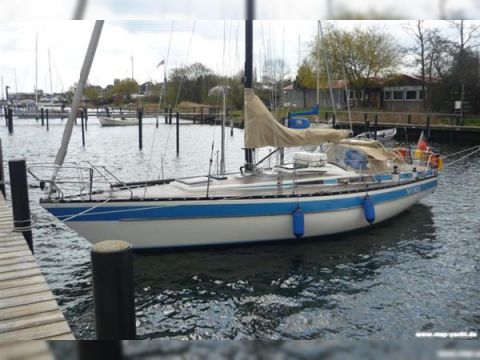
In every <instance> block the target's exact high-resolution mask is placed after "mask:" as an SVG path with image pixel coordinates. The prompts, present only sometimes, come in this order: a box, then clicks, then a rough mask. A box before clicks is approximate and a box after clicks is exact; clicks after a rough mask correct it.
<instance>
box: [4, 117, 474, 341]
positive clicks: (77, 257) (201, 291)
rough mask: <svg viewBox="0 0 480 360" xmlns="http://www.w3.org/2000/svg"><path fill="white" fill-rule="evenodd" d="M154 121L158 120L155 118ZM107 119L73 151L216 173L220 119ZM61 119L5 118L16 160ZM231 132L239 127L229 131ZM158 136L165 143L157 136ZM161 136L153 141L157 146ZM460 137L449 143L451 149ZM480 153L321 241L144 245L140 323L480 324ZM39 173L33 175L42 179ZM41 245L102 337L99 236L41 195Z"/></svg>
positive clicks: (278, 332) (295, 335)
mask: <svg viewBox="0 0 480 360" xmlns="http://www.w3.org/2000/svg"><path fill="white" fill-rule="evenodd" d="M148 121H149V120H147V122H148ZM151 122H152V121H151V120H150V125H146V126H145V128H144V151H143V153H140V152H139V151H138V145H137V129H136V127H124V128H101V127H99V126H98V125H97V121H96V120H95V119H90V121H89V127H88V132H87V136H86V142H87V146H86V148H85V149H82V147H81V135H80V129H79V127H76V128H75V130H74V134H73V139H72V143H71V147H70V152H69V154H68V157H67V161H69V160H70V161H73V160H90V161H92V162H94V163H97V164H105V165H107V166H108V168H109V169H111V170H113V171H114V172H115V174H118V176H119V177H120V178H121V179H122V180H125V181H127V180H138V179H139V178H141V179H144V178H145V176H146V177H148V178H158V177H159V175H160V174H161V171H162V165H161V164H162V161H161V159H162V157H163V158H164V159H165V160H164V166H163V168H164V175H165V177H171V176H174V175H194V174H198V173H203V174H205V173H207V172H208V162H209V157H210V147H211V143H212V139H213V137H214V136H215V139H216V140H215V151H214V153H216V149H217V148H218V145H219V143H220V142H219V137H220V129H219V128H218V127H212V126H200V125H188V126H187V125H186V126H182V127H181V154H180V157H179V158H178V159H177V158H176V157H175V127H174V126H167V125H164V124H161V125H160V127H159V129H158V130H155V126H154V125H152V124H151ZM62 131H63V126H62V125H61V124H60V121H59V120H52V121H51V124H50V132H48V133H47V132H46V129H45V128H41V126H40V125H39V123H36V122H35V120H18V121H17V122H16V124H15V134H14V135H13V136H8V135H6V128H4V127H2V128H1V129H0V134H1V137H2V143H3V149H4V159H5V160H8V159H12V158H18V157H26V158H27V160H28V162H29V163H32V162H47V163H52V162H53V159H54V156H55V153H56V150H57V149H58V146H59V143H60V138H61V133H62ZM227 134H228V132H227ZM153 139H155V142H152V140H153ZM242 140H243V134H242V133H241V130H238V129H235V134H234V136H233V138H231V137H230V136H227V159H228V164H227V169H228V170H236V169H237V168H238V166H240V164H242V162H243V153H242V151H241V146H242ZM152 144H154V145H153V146H152ZM461 148H462V147H461V146H455V147H451V146H446V145H440V150H441V151H442V152H445V153H449V152H452V151H457V150H459V149H461ZM479 176H480V155H476V156H475V157H473V158H472V159H471V160H470V161H462V162H459V163H457V164H455V165H453V166H452V167H447V168H446V170H445V171H444V172H443V173H442V175H441V177H440V184H439V188H438V190H437V191H436V192H435V193H434V194H433V195H431V196H429V197H428V198H426V199H425V200H423V201H422V202H421V203H419V204H417V205H415V206H414V207H412V208H411V209H410V210H409V211H407V212H405V213H403V214H402V215H400V216H398V217H396V218H395V219H393V220H391V221H388V222H385V223H383V224H380V225H378V226H375V227H372V228H370V229H368V230H367V231H362V232H359V233H356V234H348V235H342V236H335V237H332V238H328V239H322V240H319V241H308V242H303V241H296V242H295V241H294V242H289V243H281V244H272V245H262V246H243V247H235V248H225V249H215V250H212V249H210V250H205V249H204V250H195V251H181V252H169V253H163V254H154V255H136V256H135V264H134V265H135V282H136V307H137V325H138V333H139V336H140V337H141V338H158V339H167V338H174V339H252V338H270V339H280V338H289V339H372V338H376V339H392V338H412V337H414V336H415V332H418V331H479V329H480V297H479V295H478V288H479V275H480V265H479V264H480V261H479V260H480V255H479V254H480V251H479V250H480V235H479V233H480V232H479V229H480V207H479V205H478V204H480V185H479V182H478V179H479V178H480V177H479ZM30 183H31V184H33V180H32V179H30ZM41 196H42V194H41V192H40V190H39V189H32V190H31V193H30V197H31V199H30V200H31V210H32V216H33V219H34V223H35V229H34V234H33V235H34V241H35V248H36V257H37V259H38V261H39V263H40V265H41V267H42V271H43V273H44V274H45V276H46V278H47V280H48V282H49V284H50V286H51V288H52V289H53V291H54V293H55V295H56V296H57V297H58V300H59V303H60V306H61V307H62V309H63V311H64V312H65V315H66V318H67V320H68V322H69V324H70V326H71V328H72V330H73V331H74V333H75V335H76V336H77V338H82V339H85V338H93V337H94V322H93V315H92V310H93V309H92V296H91V284H90V265H89V248H90V245H89V243H88V242H87V241H86V240H84V239H82V238H80V237H79V236H77V235H76V233H74V232H73V231H71V230H69V229H68V228H67V227H66V226H64V225H63V224H61V223H58V222H57V221H56V220H55V219H54V218H53V217H51V216H50V215H49V214H47V212H46V211H44V210H43V209H41V208H40V207H39V206H38V199H39V198H40V197H41Z"/></svg>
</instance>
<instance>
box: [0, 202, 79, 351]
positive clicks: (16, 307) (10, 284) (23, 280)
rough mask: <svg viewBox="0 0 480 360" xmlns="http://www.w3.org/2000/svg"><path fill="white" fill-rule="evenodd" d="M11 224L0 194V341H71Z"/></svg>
mask: <svg viewBox="0 0 480 360" xmlns="http://www.w3.org/2000/svg"><path fill="white" fill-rule="evenodd" d="M13 227H14V226H13V218H12V211H11V209H10V208H9V207H8V206H7V203H6V201H5V199H4V198H3V196H0V284H1V285H0V287H1V291H0V342H8V341H11V340H39V339H48V340H74V339H75V338H74V336H73V334H72V332H71V330H70V327H69V325H68V323H67V322H66V320H65V317H64V315H63V314H62V312H61V310H60V308H59V306H58V304H57V301H56V299H55V296H54V295H53V294H52V292H51V290H50V288H49V286H48V284H47V282H46V280H45V278H44V276H43V275H42V272H41V271H40V267H39V266H38V264H37V262H36V260H35V258H34V257H33V255H32V252H31V251H30V249H29V247H28V245H27V243H26V241H25V239H24V237H23V236H22V234H21V233H16V232H13V231H12V229H13ZM4 347H5V346H4ZM4 347H0V351H1V352H2V353H3V351H4V350H5V349H6V348H5V349H4ZM35 348H36V347H35ZM44 350H45V349H43V348H42V349H40V348H38V349H37V350H36V351H37V352H36V354H37V355H41V354H45V351H44ZM32 358H36V357H32Z"/></svg>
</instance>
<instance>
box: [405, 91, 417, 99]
mask: <svg viewBox="0 0 480 360" xmlns="http://www.w3.org/2000/svg"><path fill="white" fill-rule="evenodd" d="M405 99H407V100H417V92H416V91H415V90H407V91H406V93H405Z"/></svg>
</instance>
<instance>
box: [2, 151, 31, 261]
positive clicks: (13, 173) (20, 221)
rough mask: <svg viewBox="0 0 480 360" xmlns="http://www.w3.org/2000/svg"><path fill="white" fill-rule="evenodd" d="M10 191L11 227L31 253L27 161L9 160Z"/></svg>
mask: <svg viewBox="0 0 480 360" xmlns="http://www.w3.org/2000/svg"><path fill="white" fill-rule="evenodd" d="M8 170H9V172H10V193H11V196H12V212H13V228H14V231H15V232H21V233H22V234H23V237H24V238H25V240H26V241H27V244H28V247H29V248H30V251H31V252H32V254H33V237H32V228H31V226H32V223H31V220H30V203H29V201H28V183H27V163H26V161H25V160H23V159H22V160H10V161H9V162H8Z"/></svg>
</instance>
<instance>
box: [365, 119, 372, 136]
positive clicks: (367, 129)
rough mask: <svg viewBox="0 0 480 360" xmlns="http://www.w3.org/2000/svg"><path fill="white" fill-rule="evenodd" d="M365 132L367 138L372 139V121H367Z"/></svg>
mask: <svg viewBox="0 0 480 360" xmlns="http://www.w3.org/2000/svg"><path fill="white" fill-rule="evenodd" d="M365 132H366V133H367V137H368V138H369V139H370V136H371V134H370V121H368V120H365Z"/></svg>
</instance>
